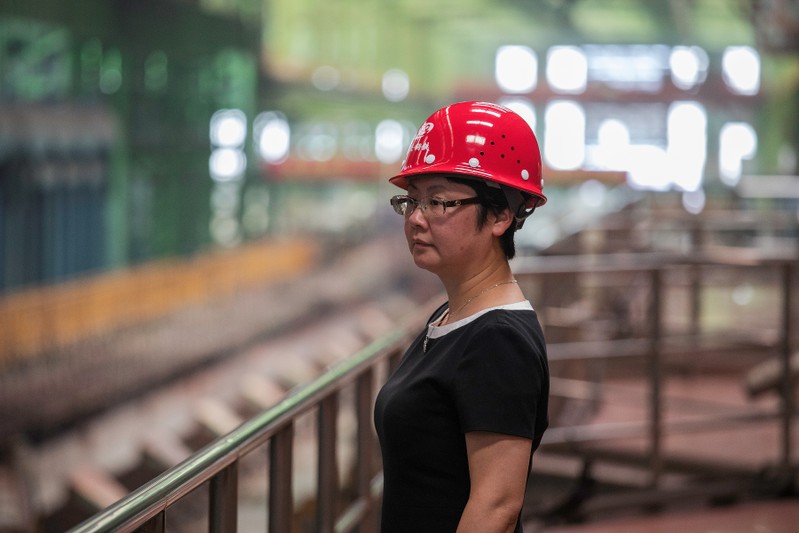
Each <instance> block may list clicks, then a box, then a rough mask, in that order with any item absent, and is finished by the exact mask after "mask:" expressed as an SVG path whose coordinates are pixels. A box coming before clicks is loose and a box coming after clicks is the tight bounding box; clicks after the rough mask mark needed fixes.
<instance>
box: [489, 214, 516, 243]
mask: <svg viewBox="0 0 799 533" xmlns="http://www.w3.org/2000/svg"><path fill="white" fill-rule="evenodd" d="M493 218H494V220H493V221H492V224H491V232H492V233H493V235H494V236H495V237H501V236H502V235H504V234H505V232H506V231H507V230H508V228H509V227H510V225H511V224H514V223H515V219H514V218H513V215H512V214H511V212H510V208H507V207H506V208H505V209H503V210H502V211H500V212H498V213H495V214H493Z"/></svg>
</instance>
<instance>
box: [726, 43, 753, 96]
mask: <svg viewBox="0 0 799 533" xmlns="http://www.w3.org/2000/svg"><path fill="white" fill-rule="evenodd" d="M721 73H722V77H723V78H724V82H725V83H726V84H727V86H728V87H729V88H730V89H731V90H732V91H734V92H736V93H738V94H744V95H753V94H757V92H758V91H759V90H760V55H758V53H757V51H756V50H755V49H754V48H752V47H750V46H729V47H727V48H726V49H725V50H724V55H723V56H722V58H721Z"/></svg>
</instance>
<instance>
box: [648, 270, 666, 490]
mask: <svg viewBox="0 0 799 533" xmlns="http://www.w3.org/2000/svg"><path fill="white" fill-rule="evenodd" d="M651 277H652V279H651V283H652V301H651V302H650V310H649V320H650V322H649V335H650V339H649V378H650V387H651V390H650V391H649V416H650V421H649V446H650V450H649V451H650V468H651V472H650V474H651V479H650V483H651V484H652V486H657V485H658V483H659V482H660V475H661V470H662V468H663V458H662V450H661V444H662V443H661V440H662V435H661V432H662V404H661V395H662V391H661V385H662V380H663V376H662V366H661V361H660V356H661V351H662V346H661V342H662V339H661V334H662V331H661V328H662V323H661V306H662V298H663V294H662V291H663V287H662V269H661V268H660V267H656V268H654V269H652V271H651Z"/></svg>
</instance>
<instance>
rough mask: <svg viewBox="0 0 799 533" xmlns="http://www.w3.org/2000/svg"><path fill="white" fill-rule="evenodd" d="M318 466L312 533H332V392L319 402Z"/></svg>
mask: <svg viewBox="0 0 799 533" xmlns="http://www.w3.org/2000/svg"><path fill="white" fill-rule="evenodd" d="M318 417H319V418H318V446H319V449H318V463H317V465H318V466H317V488H316V531H318V532H319V533H332V531H333V528H334V525H335V521H336V512H337V511H338V505H337V504H338V493H339V486H338V467H337V464H336V448H337V446H336V440H337V433H338V432H337V426H336V420H337V418H338V393H337V392H334V393H332V394H329V395H328V396H327V397H325V398H324V399H322V401H321V402H319V413H318Z"/></svg>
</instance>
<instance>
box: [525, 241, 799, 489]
mask: <svg viewBox="0 0 799 533" xmlns="http://www.w3.org/2000/svg"><path fill="white" fill-rule="evenodd" d="M712 267H721V268H740V269H746V268H759V267H770V268H773V269H775V270H777V271H778V272H779V275H778V282H779V286H780V295H781V301H780V304H779V315H780V317H779V328H778V338H777V340H776V342H775V344H774V345H773V346H772V349H773V351H774V352H776V354H777V356H778V358H779V361H780V369H781V376H780V380H779V384H778V387H777V393H778V396H779V405H778V406H777V407H776V408H775V409H769V410H764V411H759V412H756V413H754V412H751V410H750V411H747V412H741V413H738V414H737V415H730V414H724V415H723V416H717V417H716V419H715V420H711V419H710V418H708V417H705V418H704V419H703V420H701V421H699V422H697V421H689V422H686V421H679V422H667V421H665V420H664V418H663V391H662V383H663V364H662V363H663V362H662V359H663V355H664V354H665V353H667V352H668V351H669V350H667V341H668V339H669V336H668V335H667V334H666V333H665V332H664V327H663V323H664V317H663V314H664V313H663V300H664V296H663V288H664V287H663V286H664V280H663V278H664V274H665V273H666V272H669V271H671V270H674V269H676V268H689V269H691V268H693V269H702V268H712ZM797 268H799V260H797V259H796V258H793V257H791V258H787V257H784V258H760V257H756V256H753V255H751V254H749V255H743V256H742V255H741V254H735V255H731V254H724V253H708V252H701V253H696V254H693V255H690V256H688V255H684V254H663V253H653V254H597V255H580V256H551V257H536V258H527V259H523V260H521V261H518V262H517V263H516V265H515V267H514V274H515V275H516V277H517V278H518V279H519V281H520V282H524V281H525V279H532V280H537V281H541V280H542V279H546V277H547V276H549V275H563V274H574V275H578V276H579V275H592V274H642V275H646V276H647V277H648V279H649V282H648V287H649V289H650V291H651V296H650V301H649V306H648V310H647V316H648V322H647V330H648V332H647V335H646V336H645V337H642V338H625V339H617V340H605V341H583V342H579V341H578V342H573V343H556V344H550V345H549V346H550V350H549V351H550V354H549V359H550V361H555V360H590V359H613V358H624V357H631V356H642V357H644V359H645V360H646V361H647V363H648V364H647V378H648V385H649V388H648V402H647V403H648V412H649V419H648V421H647V422H645V423H634V424H631V423H624V424H604V425H596V424H594V425H590V426H585V427H553V428H550V429H549V431H548V432H547V434H546V435H545V436H544V440H543V444H545V445H547V444H575V443H579V442H581V441H589V440H602V439H613V438H619V437H626V436H633V435H641V434H644V435H646V437H647V441H648V446H649V451H648V459H649V468H650V476H651V483H652V485H657V484H658V482H659V479H660V477H661V475H662V470H663V463H664V457H663V450H662V441H663V437H664V435H665V430H666V429H667V428H668V429H669V430H686V429H688V430H696V429H697V425H701V426H702V427H703V428H705V429H710V428H712V427H716V426H717V425H719V424H721V425H725V424H730V423H737V422H740V421H756V420H762V419H763V418H764V417H766V418H771V419H774V420H777V422H778V424H779V425H780V458H779V462H780V464H782V465H784V466H790V465H792V464H793V461H794V460H795V459H796V458H794V457H793V437H792V424H793V419H794V417H795V415H796V406H795V399H794V394H793V381H792V380H793V378H792V375H791V366H790V359H791V355H792V353H793V352H794V351H795V349H796V348H795V347H794V346H793V344H794V343H793V338H792V332H791V325H792V324H793V323H794V317H793V313H794V303H793V302H792V299H791V297H792V292H793V287H794V284H795V278H796V275H797V274H796V272H795V271H796V270H797ZM695 281H696V278H695ZM694 288H695V289H698V288H699V285H695V286H694ZM693 297H694V298H695V299H696V301H695V302H693V303H692V305H691V312H692V314H694V315H698V310H699V309H700V302H699V301H698V300H699V298H700V295H699V291H698V290H695V291H694V293H693ZM691 323H692V325H693V326H694V328H695V329H694V331H693V332H692V334H693V335H694V336H696V337H698V336H699V333H700V331H699V329H698V328H699V326H698V325H699V317H698V316H692V317H691ZM572 346H577V347H580V349H578V350H575V349H574V348H573V347H572ZM699 351H701V349H700V350H699ZM553 392H554V391H553Z"/></svg>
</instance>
